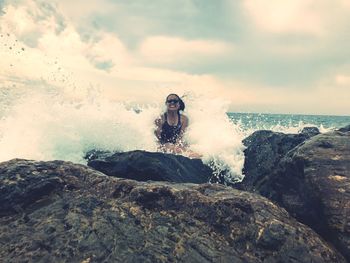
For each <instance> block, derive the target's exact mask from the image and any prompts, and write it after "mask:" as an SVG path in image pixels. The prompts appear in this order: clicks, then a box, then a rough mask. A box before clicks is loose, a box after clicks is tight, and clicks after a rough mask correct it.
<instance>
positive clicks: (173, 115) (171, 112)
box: [167, 110, 177, 118]
mask: <svg viewBox="0 0 350 263" xmlns="http://www.w3.org/2000/svg"><path fill="white" fill-rule="evenodd" d="M167 115H168V116H169V117H170V118H171V117H176V116H177V111H173V110H172V111H167Z"/></svg>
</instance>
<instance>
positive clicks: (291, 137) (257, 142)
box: [239, 127, 319, 191]
mask: <svg viewBox="0 0 350 263" xmlns="http://www.w3.org/2000/svg"><path fill="white" fill-rule="evenodd" d="M317 134H319V130H318V129H317V128H315V127H306V128H304V129H303V130H302V131H301V133H299V134H284V133H280V132H273V131H267V130H261V131H256V132H254V133H253V134H252V135H250V136H249V137H247V138H246V139H244V140H243V144H244V145H245V146H246V147H247V148H246V149H245V151H244V154H245V162H244V168H243V173H244V174H245V177H244V179H243V181H242V183H240V184H239V185H240V187H241V188H242V189H244V190H247V191H255V189H259V186H260V184H263V183H264V182H265V181H266V180H268V178H269V177H270V176H271V173H272V172H273V171H274V170H275V168H276V167H277V165H278V163H279V162H280V160H281V159H282V158H283V157H284V156H285V155H286V154H287V153H288V152H289V151H290V150H292V149H293V148H295V147H296V146H297V145H299V144H301V143H303V142H304V141H305V140H307V139H309V138H311V137H312V136H315V135H317Z"/></svg>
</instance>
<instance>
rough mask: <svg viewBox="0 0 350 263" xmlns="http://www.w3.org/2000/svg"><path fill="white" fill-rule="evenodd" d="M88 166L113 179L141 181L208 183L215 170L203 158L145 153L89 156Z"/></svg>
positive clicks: (133, 152)
mask: <svg viewBox="0 0 350 263" xmlns="http://www.w3.org/2000/svg"><path fill="white" fill-rule="evenodd" d="M88 166H90V167H92V168H94V169H96V170H98V171H100V172H102V173H104V174H106V175H109V176H115V177H120V178H126V179H133V180H137V181H148V180H152V181H168V182H176V183H196V184H200V183H207V182H209V180H210V178H211V177H212V170H211V169H210V168H209V167H208V166H206V165H204V164H203V163H202V161H201V160H200V159H189V158H187V157H184V156H181V155H173V154H164V153H156V152H145V151H131V152H123V153H107V152H102V153H101V152H97V153H96V152H95V153H93V154H89V160H88Z"/></svg>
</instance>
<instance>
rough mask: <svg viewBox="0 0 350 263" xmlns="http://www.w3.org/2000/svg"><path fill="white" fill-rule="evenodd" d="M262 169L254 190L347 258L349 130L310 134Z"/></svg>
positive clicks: (349, 251) (349, 233)
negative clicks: (261, 175)
mask: <svg viewBox="0 0 350 263" xmlns="http://www.w3.org/2000/svg"><path fill="white" fill-rule="evenodd" d="M342 131H343V132H342ZM267 162H268V161H267ZM266 174H268V175H267V176H265V177H264V178H260V181H259V183H258V184H254V190H255V191H256V192H258V193H260V194H262V195H263V196H266V197H268V198H269V199H271V200H273V201H275V202H276V203H278V204H279V205H281V206H282V207H284V208H286V209H287V210H288V211H289V212H290V213H291V214H292V215H293V216H295V217H296V218H297V219H299V220H300V221H301V222H303V223H305V224H307V225H309V226H310V227H312V228H313V229H315V230H316V231H317V232H318V233H319V234H321V235H322V236H323V237H324V238H325V239H326V240H328V241H330V242H332V244H333V245H334V246H335V247H337V248H338V250H339V251H341V253H343V255H345V256H346V258H347V259H348V261H350V221H349V218H350V217H349V215H350V131H347V129H341V130H339V131H334V132H330V133H326V134H321V135H318V136H315V137H313V138H311V139H310V140H308V141H306V142H305V143H303V144H301V145H299V146H297V147H296V148H295V149H293V150H292V151H290V152H289V153H288V154H287V155H286V156H285V157H284V158H283V159H282V160H281V161H280V162H279V164H278V165H277V164H276V166H275V167H271V168H270V172H268V171H266Z"/></svg>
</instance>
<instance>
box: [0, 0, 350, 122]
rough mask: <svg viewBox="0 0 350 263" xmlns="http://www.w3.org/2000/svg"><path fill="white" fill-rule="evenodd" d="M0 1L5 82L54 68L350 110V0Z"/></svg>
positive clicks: (303, 108) (115, 83)
mask: <svg viewBox="0 0 350 263" xmlns="http://www.w3.org/2000/svg"><path fill="white" fill-rule="evenodd" d="M0 6H1V16H0V29H1V34H2V36H1V48H0V52H1V62H0V66H1V68H0V70H1V75H2V77H0V81H1V80H2V81H9V80H10V79H14V78H16V79H17V80H18V79H19V80H21V81H22V82H23V81H27V82H28V83H29V82H33V81H38V80H40V79H41V80H42V79H47V78H49V77H48V76H50V74H51V75H54V76H56V77H57V76H60V77H62V78H65V81H66V82H65V83H68V82H69V81H70V82H71V83H70V84H72V82H76V83H82V82H84V81H86V83H89V84H91V83H93V85H98V86H100V87H102V88H103V89H106V90H108V92H109V94H110V95H111V96H112V97H114V98H115V99H121V100H125V99H128V100H143V101H145V100H149V101H152V100H156V99H158V95H159V94H162V96H163V93H164V94H165V93H166V92H168V91H169V90H172V91H174V92H178V93H180V94H181V93H183V92H189V91H192V92H194V93H205V94H207V95H208V96H217V97H222V98H225V99H226V100H229V101H230V103H231V104H230V105H231V106H230V110H232V111H240V112H271V113H306V114H336V115H349V114H350V113H349V112H350V106H349V105H350V104H349V102H350V49H349V43H350V1H349V0H215V1H213V0H152V1H146V0H132V1H131V0H130V1H125V0H90V1H87V0H84V1H83V0H60V1H39V0H9V1H6V0H0ZM7 34H8V35H7ZM11 45H13V48H12V49H9V48H10V47H11ZM58 65H59V66H58ZM56 66H57V67H56ZM54 67H56V68H55V69H56V70H60V71H61V72H63V73H57V72H56V73H54V74H53V68H54ZM73 79H74V80H73ZM61 84H62V83H61ZM64 85H68V84H64Z"/></svg>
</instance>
